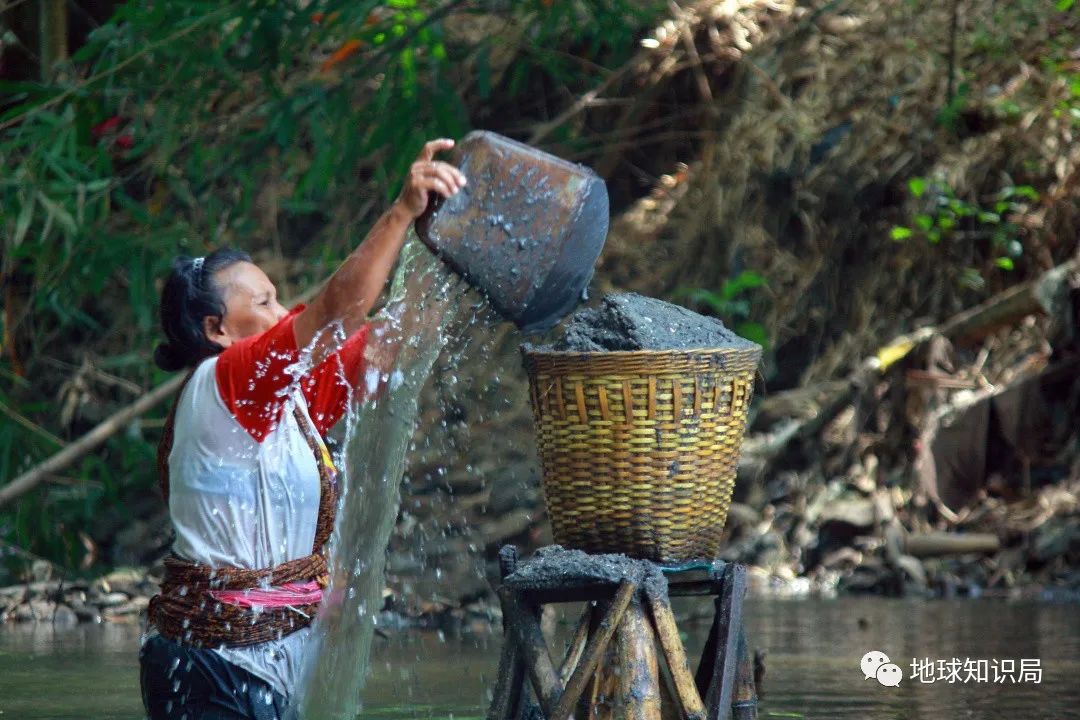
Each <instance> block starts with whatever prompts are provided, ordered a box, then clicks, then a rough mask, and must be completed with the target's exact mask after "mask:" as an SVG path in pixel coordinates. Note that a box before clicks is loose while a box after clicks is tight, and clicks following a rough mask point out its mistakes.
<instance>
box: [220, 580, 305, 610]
mask: <svg viewBox="0 0 1080 720" xmlns="http://www.w3.org/2000/svg"><path fill="white" fill-rule="evenodd" d="M322 595H323V592H322V588H321V587H319V583H317V582H315V581H314V580H309V581H307V582H304V583H285V584H284V585H278V586H276V587H272V588H269V589H268V590H260V589H258V588H253V589H249V590H211V591H210V597H212V598H214V599H215V600H217V601H219V602H223V603H228V604H229V605H237V606H239V607H244V608H250V607H255V606H258V607H263V608H275V607H287V606H289V605H311V604H312V603H317V602H319V601H320V600H322Z"/></svg>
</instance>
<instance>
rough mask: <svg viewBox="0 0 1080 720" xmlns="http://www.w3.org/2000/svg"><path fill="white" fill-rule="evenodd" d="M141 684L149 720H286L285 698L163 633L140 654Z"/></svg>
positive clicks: (203, 651) (222, 661)
mask: <svg viewBox="0 0 1080 720" xmlns="http://www.w3.org/2000/svg"><path fill="white" fill-rule="evenodd" d="M139 680H140V684H141V685H142V698H143V705H144V706H145V707H146V712H147V714H148V715H149V717H150V720H285V718H287V717H290V715H287V714H286V703H285V698H284V697H282V696H281V694H279V693H277V692H274V690H273V689H272V688H271V687H270V685H268V684H267V683H266V682H265V681H264V680H260V679H259V678H257V677H255V676H254V675H252V674H251V673H249V672H248V671H247V670H244V669H243V668H240V667H237V666H236V665H233V664H232V663H230V662H228V661H226V660H225V659H223V658H222V657H221V656H220V655H218V654H217V653H216V652H214V651H213V650H206V649H202V648H194V647H190V646H187V645H182V644H181V643H178V642H173V641H172V640H168V639H166V638H163V637H161V636H160V635H157V636H154V637H152V638H150V639H149V640H147V641H146V643H145V644H144V645H143V647H142V650H140V651H139Z"/></svg>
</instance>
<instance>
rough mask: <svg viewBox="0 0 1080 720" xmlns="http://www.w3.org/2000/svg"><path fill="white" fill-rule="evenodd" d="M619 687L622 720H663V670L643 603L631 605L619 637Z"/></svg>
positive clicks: (618, 706)
mask: <svg viewBox="0 0 1080 720" xmlns="http://www.w3.org/2000/svg"><path fill="white" fill-rule="evenodd" d="M616 643H617V649H618V657H619V686H618V695H617V696H616V701H615V715H616V717H618V718H620V720H623V719H625V720H660V670H659V668H658V666H657V661H656V636H655V635H653V632H652V628H651V627H650V626H649V621H648V619H647V618H646V617H645V609H644V608H643V607H642V605H641V602H640V601H638V600H634V601H633V602H631V603H630V607H629V608H628V609H627V611H626V614H625V615H624V616H623V621H622V623H621V624H620V625H619V629H618V631H617V633H616Z"/></svg>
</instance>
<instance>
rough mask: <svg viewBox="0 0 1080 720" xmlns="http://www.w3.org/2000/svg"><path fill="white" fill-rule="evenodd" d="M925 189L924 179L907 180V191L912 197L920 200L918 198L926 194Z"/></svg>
mask: <svg viewBox="0 0 1080 720" xmlns="http://www.w3.org/2000/svg"><path fill="white" fill-rule="evenodd" d="M926 188H927V182H926V178H921V177H914V178H911V179H910V180H908V190H910V191H911V194H912V195H914V196H915V197H917V198H920V197H922V196H923V193H925V192H926Z"/></svg>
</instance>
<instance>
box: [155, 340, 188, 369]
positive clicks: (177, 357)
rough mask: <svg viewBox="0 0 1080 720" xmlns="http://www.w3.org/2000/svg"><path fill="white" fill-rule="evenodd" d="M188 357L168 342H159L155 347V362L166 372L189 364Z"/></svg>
mask: <svg viewBox="0 0 1080 720" xmlns="http://www.w3.org/2000/svg"><path fill="white" fill-rule="evenodd" d="M186 361H187V358H186V357H184V356H183V354H181V353H179V352H177V351H176V348H175V347H173V346H172V345H170V344H169V343H167V342H163V343H158V346H157V347H156V348H154V364H155V365H157V366H158V367H159V368H161V369H162V370H164V371H165V372H176V371H177V370H182V369H184V367H185V366H186V365H187V362H186Z"/></svg>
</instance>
